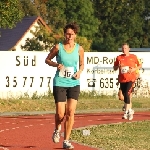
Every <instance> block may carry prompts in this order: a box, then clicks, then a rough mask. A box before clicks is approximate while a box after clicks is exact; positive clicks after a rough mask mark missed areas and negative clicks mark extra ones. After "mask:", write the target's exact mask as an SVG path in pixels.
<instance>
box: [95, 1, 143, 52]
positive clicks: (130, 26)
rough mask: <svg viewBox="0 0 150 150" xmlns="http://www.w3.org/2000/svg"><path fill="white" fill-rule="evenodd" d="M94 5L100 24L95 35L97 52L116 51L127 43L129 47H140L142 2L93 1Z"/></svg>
mask: <svg viewBox="0 0 150 150" xmlns="http://www.w3.org/2000/svg"><path fill="white" fill-rule="evenodd" d="M94 4H95V8H96V10H97V12H96V16H97V17H98V18H99V20H100V22H101V23H100V26H99V32H98V33H97V35H96V40H97V41H98V44H99V47H98V48H99V51H106V50H107V51H117V49H118V47H120V46H121V44H122V43H123V42H128V43H129V44H130V46H131V47H140V46H141V44H142V38H140V37H141V36H142V35H143V25H144V19H143V16H142V15H141V14H142V13H143V12H144V7H145V3H144V1H143V0H139V1H137V0H132V1H127V0H107V1H105V0H101V1H99V0H94ZM99 39H100V40H99ZM95 44H96V43H95ZM93 46H95V45H93Z"/></svg>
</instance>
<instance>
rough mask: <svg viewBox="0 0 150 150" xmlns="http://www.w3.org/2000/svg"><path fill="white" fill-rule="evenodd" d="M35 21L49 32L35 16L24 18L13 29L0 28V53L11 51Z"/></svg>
mask: <svg viewBox="0 0 150 150" xmlns="http://www.w3.org/2000/svg"><path fill="white" fill-rule="evenodd" d="M36 21H40V23H41V24H43V25H44V26H45V27H46V28H47V29H48V30H49V31H50V28H49V27H48V26H47V25H46V23H45V22H44V21H43V20H42V18H41V17H37V16H31V17H24V18H23V19H22V20H21V21H20V22H18V23H17V24H16V27H14V28H13V29H2V28H0V51H8V50H10V49H12V48H13V47H14V46H15V45H16V44H17V43H18V42H19V41H20V40H21V39H22V38H23V36H24V35H25V33H26V32H27V31H28V30H30V28H31V27H32V26H33V25H34V23H35V22H36Z"/></svg>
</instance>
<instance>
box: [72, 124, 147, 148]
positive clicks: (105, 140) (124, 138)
mask: <svg viewBox="0 0 150 150" xmlns="http://www.w3.org/2000/svg"><path fill="white" fill-rule="evenodd" d="M86 129H87V130H90V135H89V136H84V135H83V134H82V133H83V131H82V130H83V129H82V130H73V131H72V135H71V139H72V140H75V141H78V142H80V143H84V144H86V145H90V146H94V147H97V148H102V150H150V121H142V122H132V123H122V124H108V125H98V126H94V127H91V128H86Z"/></svg>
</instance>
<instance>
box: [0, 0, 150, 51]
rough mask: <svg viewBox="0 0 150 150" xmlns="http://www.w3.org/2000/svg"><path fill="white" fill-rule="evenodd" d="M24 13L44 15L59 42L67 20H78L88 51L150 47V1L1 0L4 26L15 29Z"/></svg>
mask: <svg viewBox="0 0 150 150" xmlns="http://www.w3.org/2000/svg"><path fill="white" fill-rule="evenodd" d="M23 13H24V14H25V16H41V17H42V19H43V20H44V21H45V22H46V23H47V24H48V25H49V26H50V27H51V29H52V30H53V32H54V33H53V34H55V35H57V34H58V35H59V36H57V38H56V36H55V38H56V41H57V40H59V41H62V40H63V31H62V29H63V28H64V26H65V25H66V24H67V23H70V22H76V23H77V24H78V25H79V27H80V31H79V34H78V39H77V41H78V42H79V43H81V45H84V43H86V44H85V45H84V46H85V49H86V50H87V51H89V50H90V48H91V49H92V50H91V51H118V48H119V47H121V45H122V43H124V42H128V43H129V45H130V47H131V48H132V47H133V48H136V47H138V48H140V47H141V48H142V47H147V48H148V47H150V34H149V33H150V1H149V0H132V1H131V0H130V1H129V0H76V1H75V0H59V1H58V0H34V1H31V0H21V1H18V0H1V1H0V26H1V27H3V28H6V27H11V28H13V27H14V26H15V24H16V23H17V22H18V21H19V20H21V19H22V17H23V15H24V14H23ZM56 33H57V34H56ZM42 35H43V34H42ZM37 38H38V37H37ZM37 38H36V39H37ZM43 38H44V37H43ZM36 39H34V40H36ZM32 43H34V44H33V45H36V43H37V42H36V41H35V42H33V41H32ZM84 46H83V47H84ZM34 47H35V46H34ZM36 49H43V48H41V47H40V45H39V48H36Z"/></svg>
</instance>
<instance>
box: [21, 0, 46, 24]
mask: <svg viewBox="0 0 150 150" xmlns="http://www.w3.org/2000/svg"><path fill="white" fill-rule="evenodd" d="M46 2H47V0H32V1H31V0H21V4H22V9H23V12H24V13H25V16H40V17H41V18H42V19H43V20H45V22H46V21H47V15H48V11H47V6H46Z"/></svg>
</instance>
